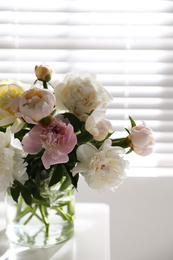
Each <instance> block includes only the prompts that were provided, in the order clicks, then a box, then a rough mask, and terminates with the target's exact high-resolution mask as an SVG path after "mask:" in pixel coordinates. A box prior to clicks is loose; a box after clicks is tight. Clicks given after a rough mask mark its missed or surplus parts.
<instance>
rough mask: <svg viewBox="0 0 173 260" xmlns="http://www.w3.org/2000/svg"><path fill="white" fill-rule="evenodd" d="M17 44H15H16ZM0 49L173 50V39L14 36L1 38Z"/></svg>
mask: <svg viewBox="0 0 173 260" xmlns="http://www.w3.org/2000/svg"><path fill="white" fill-rule="evenodd" d="M16 42H17V44H16ZM0 48H3V49H7V48H12V49H13V48H20V49H27V50H28V49H37V50H38V49H39V50H40V49H44V50H46V49H50V50H52V49H54V50H55V49H68V50H76V49H77V50H81V49H82V50H83V49H86V50H87V49H94V50H99V49H101V50H105V49H108V50H116V49H117V50H124V49H131V50H138V51H139V50H173V38H157V39H154V38H147V39H139V38H113V37H110V38H109V39H108V38H104V37H102V38H96V37H92V38H86V37H83V38H82V39H80V38H77V39H76V38H73V37H71V36H68V35H66V36H64V37H58V38H56V37H55V38H51V37H49V38H47V37H43V38H42V37H39V38H37V37H36V36H35V37H34V36H33V37H32V38H28V37H25V38H19V37H15V36H1V41H0Z"/></svg>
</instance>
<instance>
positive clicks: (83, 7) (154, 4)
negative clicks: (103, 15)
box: [0, 0, 173, 12]
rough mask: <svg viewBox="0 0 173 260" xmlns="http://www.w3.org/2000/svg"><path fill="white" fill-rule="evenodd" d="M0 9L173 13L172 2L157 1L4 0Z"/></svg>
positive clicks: (0, 4)
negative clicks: (46, 0)
mask: <svg viewBox="0 0 173 260" xmlns="http://www.w3.org/2000/svg"><path fill="white" fill-rule="evenodd" d="M0 8H1V9H2V10H20V11H27V10H29V11H37V10H39V11H40V10H44V11H53V12H55V11H56V12H59V11H61V12H63V11H65V10H68V11H69V12H86V11H91V12H94V11H95V12H96V11H97V12H107V11H110V12H111V11H113V12H115V11H116V12H120V11H123V12H129V11H135V12H137V11H142V12H153V11H155V12H160V11H165V12H171V11H173V3H172V1H157V0H146V1H142V0H121V1H118V0H107V1H106V2H105V1H99V0H95V1H92V0H88V1H80V0H73V1H71V0H59V1H57V0H49V2H48V4H47V2H42V3H41V4H40V2H39V1H34V0H30V1H26V2H24V1H22V0H15V1H13V0H6V1H2V2H1V3H0Z"/></svg>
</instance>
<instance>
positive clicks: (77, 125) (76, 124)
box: [63, 113, 82, 132]
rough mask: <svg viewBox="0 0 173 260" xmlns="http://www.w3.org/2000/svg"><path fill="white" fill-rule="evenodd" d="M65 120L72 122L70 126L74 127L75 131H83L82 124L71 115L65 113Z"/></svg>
mask: <svg viewBox="0 0 173 260" xmlns="http://www.w3.org/2000/svg"><path fill="white" fill-rule="evenodd" d="M63 116H64V118H67V119H68V120H69V121H70V124H71V125H72V126H73V127H74V131H75V132H78V131H81V129H82V122H81V121H80V120H79V119H78V118H77V117H76V116H75V115H73V114H71V113H64V114H63Z"/></svg>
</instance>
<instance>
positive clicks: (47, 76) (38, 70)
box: [35, 64, 54, 82]
mask: <svg viewBox="0 0 173 260" xmlns="http://www.w3.org/2000/svg"><path fill="white" fill-rule="evenodd" d="M53 73H54V71H53V70H52V69H51V68H50V67H49V65H46V64H42V65H40V66H37V65H36V66H35V75H36V77H37V79H39V80H41V81H45V82H48V81H50V80H51V77H52V75H53Z"/></svg>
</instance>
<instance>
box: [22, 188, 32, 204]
mask: <svg viewBox="0 0 173 260" xmlns="http://www.w3.org/2000/svg"><path fill="white" fill-rule="evenodd" d="M21 195H22V197H23V199H24V201H25V202H26V204H28V205H29V206H31V204H32V196H31V191H30V189H25V188H24V189H21Z"/></svg>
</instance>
